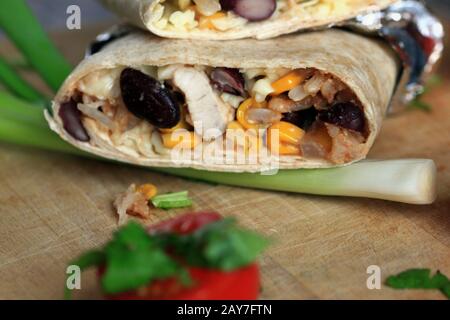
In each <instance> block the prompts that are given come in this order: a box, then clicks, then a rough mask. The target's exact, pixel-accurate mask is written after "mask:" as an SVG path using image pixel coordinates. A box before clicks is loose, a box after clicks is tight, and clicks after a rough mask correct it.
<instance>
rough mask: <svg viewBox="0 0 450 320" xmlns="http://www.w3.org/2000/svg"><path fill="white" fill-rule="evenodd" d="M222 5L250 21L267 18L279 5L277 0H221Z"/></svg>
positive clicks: (224, 8)
mask: <svg viewBox="0 0 450 320" xmlns="http://www.w3.org/2000/svg"><path fill="white" fill-rule="evenodd" d="M220 5H221V6H222V9H223V10H227V11H233V12H234V13H236V14H237V15H239V16H241V17H243V18H245V19H247V20H249V21H262V20H266V19H268V18H270V17H271V16H272V14H273V13H274V12H275V9H276V7H277V3H276V0H220Z"/></svg>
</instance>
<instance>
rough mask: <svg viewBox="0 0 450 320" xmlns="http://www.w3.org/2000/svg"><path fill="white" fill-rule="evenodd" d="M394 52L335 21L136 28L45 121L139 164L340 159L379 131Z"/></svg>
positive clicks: (350, 158)
mask: <svg viewBox="0 0 450 320" xmlns="http://www.w3.org/2000/svg"><path fill="white" fill-rule="evenodd" d="M397 59H398V58H397V56H396V55H395V53H394V52H393V51H392V50H391V49H390V47H388V46H387V45H386V44H385V43H384V42H382V41H380V40H378V39H375V38H368V37H364V36H361V35H357V34H353V33H351V32H348V31H344V30H338V29H329V30H325V31H316V32H311V33H304V34H292V35H285V36H283V37H280V38H277V39H269V40H264V41H259V40H254V39H249V40H246V41H242V40H232V41H206V40H205V41H191V40H171V39H162V38H158V37H156V36H153V35H151V34H146V33H144V32H141V31H137V32H134V33H132V34H129V35H127V36H125V37H123V38H120V39H118V40H116V41H114V42H112V43H110V44H108V45H107V46H105V47H104V49H103V50H102V51H100V52H98V53H96V54H94V55H92V56H90V57H88V58H86V59H85V60H84V61H83V62H82V63H81V64H80V65H79V66H78V67H77V68H76V69H75V70H74V71H73V73H72V74H71V75H70V76H69V77H68V79H67V80H66V81H65V83H64V84H63V86H62V87H61V89H60V90H59V92H58V94H57V96H56V98H55V99H54V102H53V105H52V112H51V113H48V114H47V119H48V121H49V123H50V126H51V128H52V129H53V130H54V131H55V132H57V133H58V134H59V135H60V136H61V137H62V138H63V139H65V140H66V141H68V142H69V143H71V144H73V145H74V146H76V147H78V148H80V149H82V150H85V151H87V152H90V153H93V154H96V155H99V156H102V157H106V158H110V159H114V160H118V161H123V162H127V163H132V164H137V165H142V166H148V167H152V166H155V167H157V166H159V167H191V168H196V169H204V170H211V171H226V172H258V171H264V170H268V169H267V168H268V166H269V167H274V166H276V168H279V169H296V168H326V167H334V166H340V165H346V164H349V163H352V162H354V161H358V160H361V159H363V158H365V156H366V155H367V153H368V151H369V149H370V147H371V146H372V144H373V143H374V141H375V138H376V136H377V135H378V133H379V131H380V127H381V123H382V119H383V116H384V115H385V112H386V110H387V107H388V105H389V102H390V99H391V96H392V94H393V91H394V89H395V86H396V83H397V76H398V73H399V69H400V67H399V62H398V61H397ZM274 164H275V165H274Z"/></svg>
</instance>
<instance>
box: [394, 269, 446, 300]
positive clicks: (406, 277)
mask: <svg viewBox="0 0 450 320" xmlns="http://www.w3.org/2000/svg"><path fill="white" fill-rule="evenodd" d="M386 285H387V286H389V287H391V288H394V289H437V290H440V291H441V292H442V293H443V294H444V295H445V296H446V297H447V298H449V299H450V280H449V279H448V278H447V276H445V275H444V274H442V273H441V272H439V271H437V272H436V273H435V274H434V275H433V276H431V270H430V269H409V270H406V271H403V272H401V273H399V274H397V275H394V276H390V277H388V278H387V279H386Z"/></svg>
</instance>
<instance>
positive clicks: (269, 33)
mask: <svg viewBox="0 0 450 320" xmlns="http://www.w3.org/2000/svg"><path fill="white" fill-rule="evenodd" d="M168 1H169V0H100V2H102V3H103V4H104V6H105V7H106V8H107V9H109V10H111V11H113V12H115V13H116V14H117V15H118V16H120V17H123V18H125V19H126V20H127V21H128V22H131V23H132V24H134V25H136V26H138V27H141V28H144V29H146V30H149V31H150V32H152V33H154V34H156V35H158V36H161V37H165V38H178V39H198V40H234V39H242V38H256V39H269V38H274V37H277V36H280V35H283V34H288V33H292V32H295V31H298V30H304V29H310V28H320V27H329V26H333V25H339V24H342V23H344V22H345V21H346V20H349V19H352V18H354V17H356V16H358V15H360V14H365V13H369V12H374V11H379V10H382V9H385V8H386V7H388V6H389V5H391V4H392V3H395V2H397V1H398V0H317V1H316V0H311V1H303V2H302V1H296V0H285V3H289V2H290V3H295V2H297V3H298V4H296V6H297V7H296V8H295V9H286V11H283V12H278V10H277V11H275V13H274V14H273V16H272V17H271V18H269V19H267V20H263V21H258V22H249V21H243V23H241V22H240V20H239V19H241V20H242V18H240V17H238V16H236V15H233V14H231V13H229V14H228V15H229V18H230V19H231V20H232V21H230V22H228V23H225V24H226V25H227V24H229V25H230V28H228V27H227V26H225V27H220V26H219V28H222V29H217V28H212V29H211V28H201V27H194V26H187V27H186V28H184V27H179V26H175V27H174V25H173V24H171V23H170V21H171V19H172V18H173V17H172V18H171V17H170V13H169V12H168V9H164V10H165V11H164V12H165V13H163V12H162V11H163V10H162V6H164V5H166V4H167V3H168ZM172 1H173V2H176V1H175V0H172ZM280 2H282V1H280V0H279V1H278V3H277V6H278V7H280ZM172 11H173V9H172ZM178 12H181V11H178ZM184 12H185V11H184ZM161 19H163V20H161ZM222 19H226V18H222ZM244 20H245V19H244ZM161 21H164V23H161ZM167 21H169V22H167ZM192 23H195V22H192ZM222 24H224V23H222ZM231 26H232V27H231Z"/></svg>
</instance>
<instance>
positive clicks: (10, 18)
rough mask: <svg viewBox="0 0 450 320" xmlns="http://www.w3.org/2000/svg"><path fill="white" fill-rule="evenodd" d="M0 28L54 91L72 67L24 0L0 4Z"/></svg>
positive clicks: (9, 0)
mask: <svg viewBox="0 0 450 320" xmlns="http://www.w3.org/2000/svg"><path fill="white" fill-rule="evenodd" d="M0 28H1V29H3V31H4V32H5V33H6V34H7V35H8V37H9V39H10V40H11V41H13V42H14V43H15V45H16V46H17V47H18V48H19V50H20V51H21V52H22V54H23V55H24V56H25V57H26V58H27V60H28V61H29V63H30V64H31V65H32V66H33V68H34V69H35V70H36V71H37V72H38V73H39V74H40V75H41V76H42V78H43V79H44V80H45V82H46V83H47V84H48V85H49V86H50V88H52V89H53V90H54V91H56V90H58V88H59V87H60V85H61V83H63V81H64V80H65V78H66V77H67V76H68V75H69V73H70V72H71V70H72V67H71V66H70V64H69V63H67V61H66V60H65V58H64V57H63V56H62V55H61V54H60V53H59V51H58V50H57V49H56V47H55V46H54V45H53V43H52V42H51V41H50V39H49V38H48V36H47V35H46V33H45V32H44V30H43V29H42V26H41V25H40V24H39V22H38V21H37V20H36V18H35V17H34V15H33V13H32V12H31V10H30V8H29V7H28V5H27V4H26V2H25V1H24V0H1V1H0Z"/></svg>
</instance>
